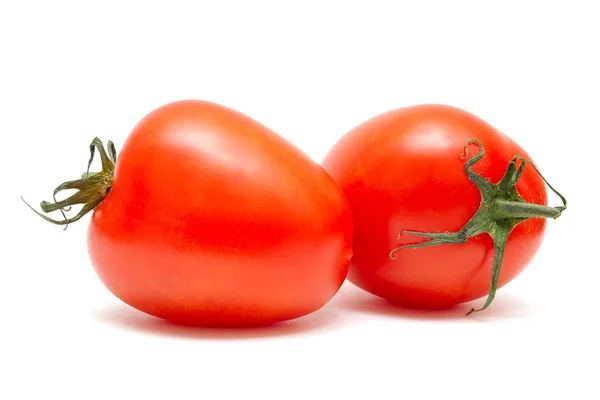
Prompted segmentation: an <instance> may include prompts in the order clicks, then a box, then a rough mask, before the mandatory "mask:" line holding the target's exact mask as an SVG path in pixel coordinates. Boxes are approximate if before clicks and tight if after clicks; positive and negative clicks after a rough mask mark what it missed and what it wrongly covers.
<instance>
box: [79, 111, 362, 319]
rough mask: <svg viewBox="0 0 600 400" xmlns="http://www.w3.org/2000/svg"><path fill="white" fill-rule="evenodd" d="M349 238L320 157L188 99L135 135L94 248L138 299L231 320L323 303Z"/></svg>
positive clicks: (95, 225)
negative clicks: (317, 161) (317, 158)
mask: <svg viewBox="0 0 600 400" xmlns="http://www.w3.org/2000/svg"><path fill="white" fill-rule="evenodd" d="M351 240H352V222H351V214H350V209H349V207H348V204H347V201H346V199H345V198H344V196H343V193H342V192H341V190H340V189H339V188H338V187H337V185H336V184H335V182H334V181H333V180H332V179H331V178H330V177H329V175H327V173H326V172H325V171H324V170H323V169H322V168H321V167H320V166H319V165H318V164H317V163H315V162H313V161H312V160H310V159H309V158H308V157H307V156H306V155H304V154H303V153H302V152H300V151H299V150H298V149H297V148H295V147H294V146H292V145H291V144H290V143H288V142H287V141H285V140H284V139H283V138H281V137H280V136H278V135H276V134H275V133H274V132H272V131H271V130H269V129H268V128H266V127H264V126H263V125H261V124H259V123H258V122H256V121H254V120H253V119H251V118H249V117H247V116H245V115H243V114H241V113H239V112H236V111H234V110H231V109H229V108H226V107H223V106H220V105H216V104H213V103H209V102H203V101H183V102H177V103H172V104H168V105H166V106H163V107H161V108H159V109H157V110H155V111H153V112H152V113H150V114H149V115H148V116H146V117H145V118H144V119H143V120H142V121H141V122H140V123H139V124H138V125H137V126H136V127H135V129H134V130H133V132H132V133H131V135H130V136H129V137H128V139H127V141H126V143H125V145H124V146H123V149H122V151H121V152H120V154H119V158H118V162H117V167H116V174H115V180H114V184H113V187H112V190H111V192H110V194H109V195H108V197H107V198H106V199H105V201H104V202H103V203H102V204H101V205H100V206H99V207H98V208H97V209H96V211H95V212H94V214H93V218H92V222H91V225H90V229H89V241H88V243H89V252H90V255H91V258H92V261H93V265H94V267H95V269H96V271H97V273H98V275H99V277H100V278H101V280H102V281H103V282H104V284H105V285H106V286H107V287H108V288H109V290H110V291H111V292H112V293H114V294H115V295H116V296H117V297H119V298H120V299H121V300H123V301H124V302H126V303H128V304H129V305H131V306H133V307H135V308H137V309H139V310H141V311H144V312H146V313H148V314H151V315H154V316H157V317H161V318H165V319H168V320H172V321H175V322H178V323H183V324H192V325H217V326H227V325H254V324H267V323H271V322H276V321H281V320H287V319H291V318H296V317H300V316H302V315H305V314H308V313H311V312H313V311H315V310H317V309H319V308H320V307H322V306H323V305H324V304H325V303H327V302H328V301H329V300H330V299H331V298H332V297H333V295H334V294H335V293H336V292H337V291H338V289H339V288H340V286H341V285H342V283H343V281H344V279H345V277H346V274H347V271H348V264H349V260H350V258H351V254H352V253H351Z"/></svg>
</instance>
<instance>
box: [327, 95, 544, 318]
mask: <svg viewBox="0 0 600 400" xmlns="http://www.w3.org/2000/svg"><path fill="white" fill-rule="evenodd" d="M470 138H475V139H477V140H479V141H480V142H481V143H482V144H483V146H484V148H485V151H486V154H485V157H484V158H483V159H482V160H481V161H479V162H478V163H477V164H475V166H474V168H473V170H474V171H476V172H478V173H480V174H482V175H483V176H484V177H485V178H487V179H489V180H490V181H491V182H494V183H496V182H498V181H499V180H500V179H501V178H502V176H503V175H504V172H505V170H506V167H507V165H508V162H509V161H510V160H511V158H512V157H513V156H515V155H517V154H519V155H522V156H523V157H525V158H529V156H528V155H527V153H526V152H525V151H524V150H523V149H522V148H521V147H519V146H518V145H517V144H516V143H515V142H513V141H512V140H511V139H509V138H508V137H507V136H505V135H504V134H502V133H500V132H499V131H497V130H496V129H494V128H493V127H492V126H490V125H489V124H487V123H486V122H484V121H482V120H481V119H479V118H478V117H476V116H474V115H472V114H470V113H467V112H465V111H462V110H459V109H457V108H453V107H449V106H443V105H421V106H414V107H408V108H403V109H397V110H393V111H390V112H386V113H384V114H381V115H379V116H376V117H375V118H373V119H371V120H369V121H366V122H365V123H363V124H361V125H359V126H358V127H356V128H355V129H353V130H352V131H350V132H349V133H348V134H347V135H345V136H344V137H343V138H342V139H341V140H340V141H339V142H338V143H337V144H336V145H335V146H334V147H333V148H332V149H331V151H330V152H329V153H328V155H327V156H326V158H325V160H324V162H323V165H324V167H325V169H326V170H327V171H328V172H329V173H330V174H331V176H332V177H333V178H334V179H335V180H336V181H337V182H338V184H339V185H340V187H341V188H342V190H343V191H344V193H345V194H346V196H347V198H348V201H349V203H350V206H351V208H352V212H353V217H354V245H353V251H354V256H353V258H352V262H351V266H350V272H349V276H348V279H349V280H350V281H351V282H353V283H355V284H356V285H358V286H359V287H361V288H363V289H364V290H367V291H369V292H371V293H373V294H376V295H378V296H381V297H384V298H387V299H390V300H392V301H395V302H399V303H402V304H405V305H410V306H417V307H434V308H439V307H448V306H452V305H454V304H457V303H462V302H466V301H469V300H473V299H476V298H479V297H482V296H485V295H487V293H488V291H489V286H490V279H491V266H492V259H493V254H494V249H493V243H492V240H491V238H490V237H489V236H488V235H487V234H482V235H479V236H477V237H475V238H472V239H469V240H468V242H467V243H466V244H462V245H442V246H437V247H425V248H417V249H403V250H399V251H398V252H397V253H396V254H397V256H398V258H397V259H396V260H391V259H390V258H389V253H390V250H392V249H393V248H395V247H397V246H398V245H399V244H402V243H418V242H421V241H423V240H425V239H421V238H416V237H414V236H408V235H407V236H403V237H402V238H401V239H400V240H399V239H398V233H399V232H400V231H401V230H403V229H407V230H415V231H423V232H445V231H448V232H453V231H458V230H460V229H461V228H462V227H463V225H465V223H466V222H467V221H468V220H469V219H470V218H471V217H472V216H473V214H474V213H475V211H476V210H477V208H478V207H479V203H480V194H479V191H478V189H477V188H476V186H475V185H474V184H473V183H472V182H471V181H469V179H468V178H467V176H466V174H465V172H464V164H465V161H463V160H461V159H460V155H461V154H462V153H463V151H464V146H465V143H466V142H467V140H469V139H470ZM470 150H471V151H473V152H476V151H477V147H476V146H472V147H471V148H470ZM471 156H472V155H471ZM517 189H518V191H519V193H520V194H521V195H522V196H523V198H524V199H525V201H527V202H532V203H537V204H544V205H545V204H546V202H547V195H546V189H545V186H544V182H543V180H542V179H541V178H540V177H539V176H538V175H537V174H536V172H535V170H534V169H533V168H532V167H531V166H529V167H527V168H526V170H525V172H524V173H523V176H522V177H521V179H520V181H519V182H518V184H517ZM544 230H545V220H543V219H532V220H528V221H526V222H524V223H521V224H520V225H518V226H517V227H516V228H515V229H514V230H513V232H512V234H511V236H510V238H509V241H508V245H507V247H506V253H505V256H504V263H503V267H502V270H501V274H500V286H503V285H505V284H506V283H507V282H509V281H510V280H511V279H513V278H514V277H516V276H517V275H518V274H519V273H520V272H521V271H522V270H523V269H524V268H525V266H526V265H527V264H528V263H529V261H530V260H531V258H532V257H533V256H534V254H535V253H536V251H537V250H538V248H539V246H540V244H541V241H542V238H543V234H544Z"/></svg>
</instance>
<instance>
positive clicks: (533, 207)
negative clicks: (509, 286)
mask: <svg viewBox="0 0 600 400" xmlns="http://www.w3.org/2000/svg"><path fill="white" fill-rule="evenodd" d="M471 144H475V145H477V147H479V153H477V154H476V155H475V156H473V158H471V159H470V160H468V161H467V162H466V163H465V173H466V174H467V177H468V178H469V180H471V181H472V182H473V183H474V184H475V185H476V186H477V188H478V189H479V191H480V193H481V203H480V205H479V208H478V210H477V212H476V213H475V214H474V215H473V217H472V218H471V219H470V220H469V221H468V222H467V223H466V224H465V226H463V228H462V229H461V230H460V231H458V232H439V233H438V232H416V231H402V232H401V233H400V235H402V234H407V235H412V236H417V237H422V238H426V239H429V240H426V241H424V242H421V243H414V244H404V245H400V246H398V247H396V248H395V249H393V250H392V251H391V252H390V254H389V257H390V258H391V259H392V260H395V259H397V258H398V255H397V254H396V252H397V251H399V250H401V249H410V248H419V247H431V246H439V245H443V244H462V243H465V242H466V241H467V239H469V238H471V237H474V236H477V235H479V234H482V233H487V234H489V235H490V237H491V238H492V240H493V241H494V261H493V265H492V276H491V283H490V290H489V293H488V297H487V300H486V302H485V304H484V305H483V306H482V307H481V308H479V309H474V308H473V309H471V310H470V311H469V312H468V313H467V315H469V314H471V313H473V312H477V311H483V310H485V309H486V308H488V307H489V306H490V304H492V301H493V300H494V297H495V296H496V290H497V289H498V280H499V277H500V270H501V268H502V259H503V257H504V250H505V248H506V243H507V241H508V237H509V236H510V233H511V232H512V230H513V229H514V228H515V226H517V225H518V224H520V223H521V222H523V221H526V220H528V219H530V218H552V219H556V218H558V217H560V216H561V214H562V212H563V211H564V210H565V209H566V208H567V200H566V199H565V197H564V196H563V195H562V194H560V193H559V192H558V191H557V190H556V189H554V188H553V187H552V185H550V184H549V183H548V181H547V180H546V179H545V178H544V176H543V175H542V174H541V173H540V171H539V170H538V169H537V167H536V166H535V165H534V164H533V163H532V162H531V161H530V160H525V159H524V158H523V157H521V156H519V155H516V156H515V157H513V158H512V160H511V161H510V162H509V163H508V167H507V168H506V172H505V173H504V177H503V178H502V179H501V180H500V182H498V183H496V184H493V183H490V182H489V181H488V180H487V179H486V178H484V177H483V176H481V175H479V174H478V173H476V172H474V171H473V170H472V167H473V165H474V164H476V163H477V162H478V161H479V160H481V159H482V158H483V156H484V154H485V149H484V148H483V145H482V144H481V143H480V142H479V141H477V140H476V139H470V140H469V141H467V143H466V144H465V148H464V154H461V156H460V158H461V160H467V159H468V158H469V146H470V145H471ZM527 165H531V166H532V167H533V168H534V169H535V171H536V172H537V173H538V174H539V176H540V177H541V178H542V180H543V181H544V183H545V184H546V185H548V187H549V188H550V189H551V190H552V191H553V192H554V193H555V194H556V195H557V196H558V197H559V198H560V199H561V201H562V203H563V204H562V205H561V206H557V207H550V206H543V205H539V204H533V203H527V202H526V201H525V200H523V198H522V197H521V195H520V194H519V192H518V191H517V182H518V180H519V178H520V177H521V175H522V173H523V170H524V169H525V167H526V166H527Z"/></svg>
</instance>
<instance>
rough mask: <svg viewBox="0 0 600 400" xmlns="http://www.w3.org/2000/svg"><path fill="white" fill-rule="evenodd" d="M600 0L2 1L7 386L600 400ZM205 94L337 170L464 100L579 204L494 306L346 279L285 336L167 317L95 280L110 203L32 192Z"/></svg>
mask: <svg viewBox="0 0 600 400" xmlns="http://www.w3.org/2000/svg"><path fill="white" fill-rule="evenodd" d="M594 3H595V2H594V1H589V2H581V1H579V2H578V1H569V2H566V1H564V2H552V1H539V2H535V1H516V2H510V1H502V2H483V1H479V2H462V1H456V0H453V1H445V2H435V3H434V2H428V1H411V2H408V1H393V2H392V1H390V2H387V3H384V2H377V1H364V2H350V1H340V2H332V1H323V0H321V1H314V2H313V1H307V0H304V1H301V2H300V1H299V2H289V1H278V2H275V1H273V2H264V1H256V0H253V1H245V2H239V3H234V2H228V1H217V0H212V1H196V2H190V3H187V4H183V3H180V2H176V1H164V2H160V3H158V2H156V3H153V2H149V1H146V2H139V3H133V2H127V1H115V2H110V1H102V2H99V1H97V2H91V1H89V2H86V1H77V2H75V1H73V2H70V3H69V2H65V1H56V0H55V1H39V2H32V1H24V0H20V1H11V0H6V1H1V2H0V4H1V5H0V135H1V137H2V156H1V158H0V162H1V163H2V165H1V171H2V187H3V188H2V194H1V198H0V201H1V202H2V204H1V207H2V210H3V219H2V225H1V226H2V230H1V231H0V232H2V233H1V235H2V240H1V242H0V243H1V245H0V246H1V247H2V251H1V255H0V257H2V258H1V259H0V260H1V261H0V263H1V269H0V289H1V290H0V296H1V302H0V304H1V307H2V308H1V310H2V318H1V320H0V321H2V322H0V323H1V324H2V328H0V337H1V341H0V369H1V370H2V371H1V372H0V398H1V399H7V400H13V399H15V400H16V399H49V398H57V399H58V398H60V399H155V398H156V399H188V398H189V399H192V398H194V399H221V398H231V399H254V398H257V399H258V398H266V399H286V400H287V399H321V398H322V399H339V398H349V397H352V396H356V398H362V399H369V400H371V399H386V398H390V399H436V398H440V397H443V398H450V399H453V398H457V399H475V398H477V399H480V398H486V399H496V398H511V399H531V398H542V397H543V396H548V395H556V396H557V397H559V398H571V399H598V398H600V390H599V389H598V386H597V384H596V383H593V381H594V380H596V379H597V378H598V372H599V371H600V367H598V359H599V358H600V351H599V345H598V340H599V337H600V330H599V329H598V328H597V325H596V321H597V319H598V315H600V314H599V313H600V309H599V308H598V300H597V299H598V282H599V278H600V273H599V270H600V262H598V258H597V252H596V250H597V245H596V243H597V240H598V239H597V238H598V223H599V222H600V221H599V218H598V212H597V211H594V210H597V209H598V200H597V199H598V197H597V195H596V193H597V185H598V183H597V182H598V178H597V174H598V172H600V168H598V163H597V158H598V157H597V152H598V150H597V145H598V140H597V138H598V136H599V134H600V132H599V131H600V129H599V126H600V123H599V121H600V119H599V118H598V116H599V115H600V94H599V93H600V61H599V59H598V57H599V49H600V43H599V42H600V24H599V23H598V21H599V20H600V15H599V13H598V11H596V7H595V6H594ZM184 98H199V99H205V100H211V101H215V102H218V103H221V104H224V105H227V106H229V107H232V108H235V109H237V110H239V111H242V112H244V113H246V114H248V115H250V116H252V117H253V118H255V119H257V120H259V121H261V122H262V123H264V124H265V125H267V126H269V127H270V128H272V129H274V130H275V131H277V132H279V133H280V134H281V135H283V136H285V137H286V138H288V139H289V140H291V141H292V142H294V143H295V144H296V145H298V146H299V147H300V148H302V149H303V150H305V151H306V152H307V153H308V154H309V155H310V156H311V157H312V158H313V159H315V160H317V161H320V160H321V159H322V157H323V156H324V155H325V153H326V152H327V150H328V149H329V147H330V146H331V145H332V144H333V143H334V142H335V141H336V140H337V139H338V138H339V137H340V136H341V135H343V134H344V133H345V132H347V131H348V130H349V129H351V128H352V127H353V126H355V125H357V124H358V123H360V122H362V121H364V120H365V119H367V118H370V117H372V116H374V115H377V114H379V113H381V112H383V111H386V110H389V109H392V108H397V107H403V106H408V105H412V104H419V103H431V102H439V103H446V104H451V105H454V106H457V107H461V108H464V109H466V110H468V111H470V112H472V113H475V114H476V115H478V116H480V117H481V118H483V119H485V120H487V121H488V122H490V123H491V124H492V125H494V126H496V127H497V128H499V129H501V130H502V131H504V132H505V133H507V134H508V135H509V136H511V137H512V138H513V139H515V140H516V141H517V142H518V143H520V144H521V145H522V146H523V147H524V148H525V149H527V151H528V152H529V153H530V155H531V156H532V157H533V159H534V160H535V161H536V162H537V164H538V165H539V166H540V168H541V169H542V170H543V173H544V175H545V176H546V177H547V178H548V179H549V180H550V182H551V183H552V184H553V185H554V186H555V187H556V188H557V189H559V190H561V191H562V192H563V193H564V194H565V195H566V196H567V198H568V200H569V209H568V210H567V211H566V212H565V213H564V215H563V216H562V217H561V218H560V219H558V220H557V221H550V222H549V225H548V231H547V236H546V240H545V242H544V244H543V246H542V248H541V250H540V251H539V253H538V254H537V256H536V258H535V259H534V261H533V262H532V263H531V264H530V266H529V267H528V269H527V270H526V271H525V272H524V273H523V274H522V275H521V276H519V277H518V278H517V279H516V280H515V281H513V282H512V283H510V284H509V285H508V286H506V287H505V288H503V289H501V290H500V291H499V293H498V297H497V300H496V301H495V303H494V304H493V306H492V307H491V308H490V309H489V310H488V311H487V312H485V313H482V314H480V315H477V316H475V317H473V318H465V317H464V316H463V313H464V311H465V310H467V309H468V308H469V307H470V306H471V305H464V306H461V307H459V308H457V309H454V310H451V311H447V312H435V313H418V312H414V311H413V312H409V311H403V310H401V309H395V308H392V307H390V306H388V305H386V303H384V302H382V301H380V300H377V299H376V298H374V297H372V296H370V295H368V294H366V293H364V292H361V291H359V290H358V289H356V288H354V287H353V286H351V285H349V284H346V285H344V287H343V288H342V290H341V292H340V293H339V294H338V296H336V297H335V298H334V300H333V301H332V302H331V303H329V304H328V305H327V306H326V307H324V308H323V309H321V310H320V311H318V312H316V313H315V314H313V315H311V316H308V317H305V318H302V319H299V320H296V321H292V322H289V323H284V324H280V325H278V326H276V327H273V328H269V329H258V330H241V331H219V330H202V329H188V328H181V327H176V326H172V325H169V324H165V323H162V322H161V321H158V320H156V319H153V318H150V317H146V316H145V315H142V314H141V313H138V312H136V311H134V310H132V309H130V308H128V307H127V306H125V305H123V304H122V303H120V302H119V301H118V300H117V299H116V298H114V297H113V296H112V295H111V294H110V293H109V292H108V291H107V290H106V289H105V288H104V287H103V286H102V284H101V283H100V281H99V280H98V279H97V278H96V276H95V274H94V272H93V270H92V267H91V265H90V262H89V259H88V257H87V254H86V243H85V232H86V227H87V223H88V221H89V217H87V218H85V219H84V220H83V221H81V222H79V223H77V224H74V225H72V226H71V227H69V229H68V230H67V231H62V230H61V228H59V227H56V226H53V225H50V224H47V223H45V222H43V221H42V220H41V219H39V218H38V217H36V216H35V215H34V214H33V213H31V212H30V211H29V210H28V209H27V208H26V207H25V206H24V204H23V203H21V201H20V199H19V196H21V195H23V196H24V197H25V198H26V199H27V200H29V201H31V202H32V203H33V204H36V205H37V204H38V202H39V201H40V200H42V199H48V200H49V198H50V196H51V192H52V189H53V188H54V187H55V186H56V184H58V183H60V182H62V181H64V180H66V179H71V178H74V177H77V176H78V175H79V174H80V173H81V172H82V171H83V169H84V168H85V164H86V161H87V157H88V150H87V146H88V144H89V142H90V140H91V139H92V138H93V137H94V136H100V137H101V138H103V139H104V140H105V141H106V140H108V139H113V140H114V141H115V143H116V145H117V148H118V147H119V146H120V145H121V144H122V143H123V141H124V139H125V138H126V136H127V135H128V133H129V131H130V130H131V128H132V127H133V126H134V125H135V123H136V122H137V121H138V120H139V119H140V118H142V117H143V116H144V115H145V114H146V113H147V112H149V111H151V110H152V109H153V108H155V107H158V106H160V105H162V104H164V103H167V102H170V101H174V100H179V99H184ZM552 201H553V202H558V199H556V198H554V199H553V200H552ZM474 304H475V305H478V304H481V301H478V302H475V303H474Z"/></svg>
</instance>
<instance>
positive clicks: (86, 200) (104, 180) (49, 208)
mask: <svg viewBox="0 0 600 400" xmlns="http://www.w3.org/2000/svg"><path fill="white" fill-rule="evenodd" d="M96 149H98V153H100V159H101V160H102V170H101V171H100V172H90V167H91V165H92V161H93V160H94V154H95V150H96ZM116 162H117V151H116V149H115V145H114V143H113V142H112V141H109V142H108V144H107V148H106V149H105V148H104V144H103V143H102V141H101V140H100V139H98V138H94V140H93V141H92V143H91V144H90V160H89V161H88V166H87V171H86V172H85V173H83V175H82V176H81V179H78V180H73V181H67V182H64V183H62V184H60V185H59V186H58V187H57V188H56V189H54V193H53V194H52V198H53V200H54V202H53V203H51V202H48V201H42V202H41V203H40V207H41V209H42V211H43V212H44V213H49V212H53V211H60V212H61V214H62V216H63V219H62V220H54V219H52V218H49V217H47V216H45V215H44V214H42V213H40V212H39V211H37V210H35V209H34V208H33V207H31V206H30V205H29V203H27V202H26V201H25V199H23V198H22V197H21V200H23V202H24V203H25V204H27V206H28V207H29V208H31V209H32V210H33V211H34V212H35V213H36V214H37V215H39V216H40V217H42V218H43V219H45V220H46V221H48V222H51V223H53V224H55V225H65V229H67V226H69V224H70V223H73V222H75V221H77V220H79V219H80V218H81V217H83V216H84V215H85V214H87V213H88V212H90V211H92V210H94V209H95V208H96V207H97V206H98V205H99V204H100V203H102V201H103V200H104V198H105V197H106V196H107V195H108V193H109V192H110V188H111V187H112V183H113V178H114V173H115V164H116ZM67 189H77V190H78V191H77V192H76V193H75V194H74V195H72V196H71V197H68V198H66V199H64V200H61V201H57V200H56V195H57V194H58V193H59V192H61V191H63V190H67ZM75 204H83V207H82V208H81V210H80V211H79V213H78V214H77V215H75V216H74V217H73V218H67V216H66V215H65V212H68V211H69V210H70V209H71V206H72V205H75Z"/></svg>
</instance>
